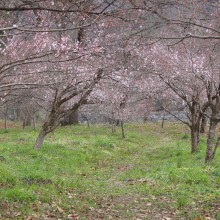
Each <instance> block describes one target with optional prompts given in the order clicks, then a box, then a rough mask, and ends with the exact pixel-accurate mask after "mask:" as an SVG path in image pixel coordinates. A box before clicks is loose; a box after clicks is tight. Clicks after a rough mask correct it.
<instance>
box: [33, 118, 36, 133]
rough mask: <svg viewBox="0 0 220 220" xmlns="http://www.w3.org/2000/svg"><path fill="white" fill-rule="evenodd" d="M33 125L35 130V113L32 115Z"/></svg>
mask: <svg viewBox="0 0 220 220" xmlns="http://www.w3.org/2000/svg"><path fill="white" fill-rule="evenodd" d="M33 127H34V130H36V118H35V115H33Z"/></svg>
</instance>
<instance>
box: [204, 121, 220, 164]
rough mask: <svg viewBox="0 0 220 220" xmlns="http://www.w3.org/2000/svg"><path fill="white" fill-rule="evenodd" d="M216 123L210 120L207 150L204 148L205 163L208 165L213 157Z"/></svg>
mask: <svg viewBox="0 0 220 220" xmlns="http://www.w3.org/2000/svg"><path fill="white" fill-rule="evenodd" d="M216 127H217V123H216V122H214V121H213V120H212V119H210V127H209V133H208V139H207V148H206V157H205V163H206V164H209V163H211V162H212V160H213V157H214V147H215V144H214V138H215V131H216ZM217 143H218V142H217Z"/></svg>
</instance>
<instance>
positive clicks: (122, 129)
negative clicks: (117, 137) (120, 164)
mask: <svg viewBox="0 0 220 220" xmlns="http://www.w3.org/2000/svg"><path fill="white" fill-rule="evenodd" d="M121 135H122V138H123V139H124V138H125V131H124V122H123V121H122V120H121Z"/></svg>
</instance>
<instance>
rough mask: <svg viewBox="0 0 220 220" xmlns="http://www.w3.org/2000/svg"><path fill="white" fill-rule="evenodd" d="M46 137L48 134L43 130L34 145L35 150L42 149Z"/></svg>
mask: <svg viewBox="0 0 220 220" xmlns="http://www.w3.org/2000/svg"><path fill="white" fill-rule="evenodd" d="M46 135H47V133H46V132H45V131H44V130H43V129H42V130H41V131H40V133H39V135H38V137H37V140H36V142H35V145H34V149H36V150H39V149H40V148H41V146H42V144H43V141H44V139H45V137H46Z"/></svg>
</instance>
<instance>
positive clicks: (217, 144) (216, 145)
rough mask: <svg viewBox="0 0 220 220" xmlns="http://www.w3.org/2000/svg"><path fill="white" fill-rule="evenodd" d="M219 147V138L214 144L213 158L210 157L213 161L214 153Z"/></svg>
mask: <svg viewBox="0 0 220 220" xmlns="http://www.w3.org/2000/svg"><path fill="white" fill-rule="evenodd" d="M219 145H220V137H218V140H217V142H216V144H215V149H214V151H213V156H212V158H213V159H214V157H215V154H216V151H217V148H218V147H219Z"/></svg>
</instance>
